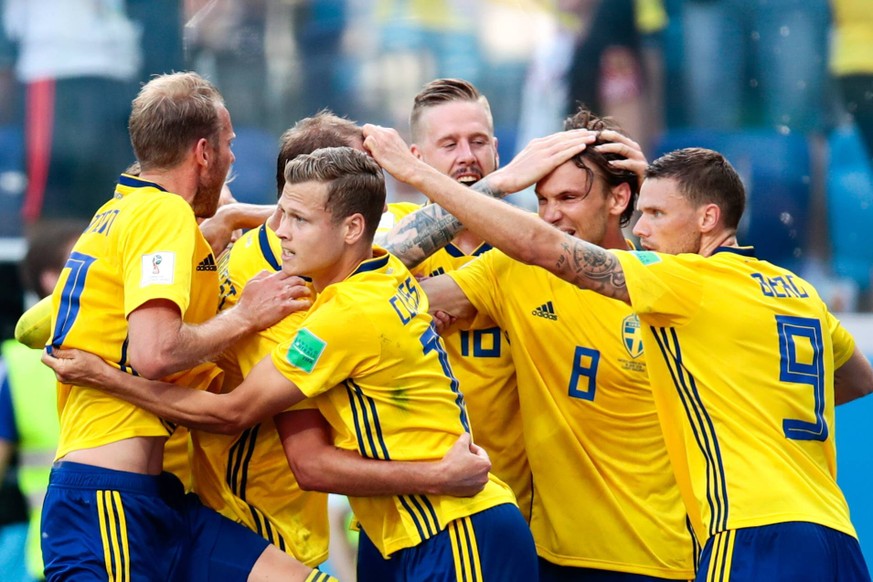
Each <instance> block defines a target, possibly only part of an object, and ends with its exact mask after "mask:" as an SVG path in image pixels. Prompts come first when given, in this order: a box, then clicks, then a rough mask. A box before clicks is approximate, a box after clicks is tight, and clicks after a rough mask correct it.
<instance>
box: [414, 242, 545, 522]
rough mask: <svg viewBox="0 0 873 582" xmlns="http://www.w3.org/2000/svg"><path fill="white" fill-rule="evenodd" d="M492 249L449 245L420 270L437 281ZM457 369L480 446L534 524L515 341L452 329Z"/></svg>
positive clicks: (450, 346) (492, 332)
mask: <svg viewBox="0 0 873 582" xmlns="http://www.w3.org/2000/svg"><path fill="white" fill-rule="evenodd" d="M489 250H491V246H490V245H489V244H488V243H482V244H481V245H479V247H477V248H476V249H475V250H474V251H473V252H472V253H470V254H467V253H465V252H464V251H463V250H461V249H460V248H458V247H457V246H455V245H454V244H451V243H449V244H448V245H447V246H446V247H445V248H442V249H440V250H439V251H437V252H436V253H434V254H433V255H431V256H430V257H429V258H428V259H426V260H425V261H423V262H422V263H421V264H420V265H419V266H418V267H416V268H415V269H413V273H414V274H415V275H417V276H426V277H436V276H438V275H442V274H444V273H451V272H453V271H455V270H457V269H460V268H461V267H462V266H464V265H465V264H467V263H469V262H470V261H472V260H473V259H475V258H476V257H479V256H482V255H486V254H487V252H488V251H489ZM443 342H444V343H445V346H446V352H448V354H449V361H450V362H451V363H452V370H453V371H454V372H455V376H456V377H457V378H458V380H460V382H461V391H462V392H463V393H464V400H465V401H466V402H467V411H468V412H469V414H470V423H471V425H472V427H473V436H474V438H475V441H476V444H478V445H480V446H481V447H483V448H484V449H485V450H486V451H488V456H489V457H490V458H491V465H492V466H491V471H492V472H493V473H494V474H495V475H496V476H497V477H498V478H499V479H500V480H501V481H503V482H504V483H506V484H507V485H509V486H510V488H511V489H512V491H513V493H515V497H516V499H517V500H518V507H519V509H521V512H522V515H524V518H525V520H527V521H530V511H531V487H532V485H531V471H530V466H529V465H528V461H527V456H526V454H525V448H524V437H523V435H522V422H521V409H520V407H519V403H518V391H517V390H516V377H515V367H514V366H513V363H512V354H511V353H510V349H509V342H508V340H507V337H506V335H505V334H504V332H503V330H501V329H500V327H498V326H495V325H494V324H491V325H489V326H487V327H486V326H482V327H481V328H479V329H463V330H462V329H452V330H449V331H448V332H446V333H444V334H443Z"/></svg>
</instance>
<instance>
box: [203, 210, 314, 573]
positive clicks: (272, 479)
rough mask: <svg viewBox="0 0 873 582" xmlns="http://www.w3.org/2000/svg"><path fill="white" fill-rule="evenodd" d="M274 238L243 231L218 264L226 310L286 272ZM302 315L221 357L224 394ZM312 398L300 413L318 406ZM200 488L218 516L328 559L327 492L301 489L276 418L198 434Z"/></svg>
mask: <svg viewBox="0 0 873 582" xmlns="http://www.w3.org/2000/svg"><path fill="white" fill-rule="evenodd" d="M281 256H282V255H281V247H280V246H279V238H278V237H277V236H276V233H275V232H273V231H272V230H270V229H269V228H267V226H266V225H262V226H261V227H259V228H257V229H253V230H250V231H248V232H247V233H245V234H244V235H243V236H242V237H240V239H239V240H237V241H236V242H235V243H234V245H233V247H232V248H231V249H230V251H229V252H228V253H226V254H225V255H224V256H223V257H222V258H221V260H220V261H219V276H220V279H221V290H222V294H221V305H222V308H224V309H227V308H229V307H231V306H232V305H234V304H236V302H237V301H238V299H239V294H240V293H242V291H243V289H244V288H245V285H246V282H247V281H248V280H249V279H251V278H252V277H254V276H255V275H257V274H258V273H259V272H261V271H263V270H267V271H277V270H279V269H281V263H280V261H281ZM304 315H305V314H303V313H294V314H292V315H290V316H289V317H287V318H285V319H283V320H282V321H280V322H279V323H277V324H276V325H274V326H272V327H270V328H268V329H265V330H263V331H261V332H258V333H255V334H251V335H249V336H247V337H245V338H243V339H242V340H240V341H238V342H237V343H236V344H235V345H234V346H233V348H231V349H230V350H228V351H227V352H225V353H224V354H223V355H222V358H221V360H220V364H221V366H222V368H224V369H225V370H226V373H227V380H226V381H225V385H224V388H225V390H232V389H233V388H234V387H236V386H237V385H238V384H239V381H240V380H241V379H242V378H244V377H245V376H247V375H248V373H249V372H250V371H251V369H252V368H253V367H254V365H255V364H257V363H258V362H259V361H260V360H262V359H263V358H264V357H266V356H268V355H269V354H270V352H271V351H272V350H273V348H274V347H275V346H276V345H277V344H279V343H280V342H282V341H285V340H288V339H289V338H291V337H293V335H294V333H295V332H296V331H297V327H298V325H299V323H300V322H301V321H302V319H303V316H304ZM314 407H315V404H314V403H313V402H310V401H304V402H302V403H300V404H299V405H298V406H297V407H295V408H297V409H304V408H314ZM191 434H192V443H193V472H194V490H195V491H196V492H197V494H198V495H199V496H200V498H201V499H202V500H203V502H204V503H205V504H206V505H208V506H209V507H212V508H213V509H215V510H216V511H218V512H219V513H221V514H223V515H225V516H226V517H229V518H231V519H233V520H234V521H237V522H239V523H242V524H243V525H245V526H246V527H248V528H249V529H251V530H252V531H255V532H257V533H258V534H260V535H261V536H263V537H264V538H265V539H267V540H269V541H270V542H271V543H272V544H273V545H275V546H277V547H278V548H279V549H281V550H283V551H285V552H287V553H289V554H291V555H292V556H294V557H295V558H297V559H298V560H300V561H301V562H303V563H304V564H306V565H307V566H313V567H314V566H317V565H318V564H320V563H322V562H324V561H325V560H326V559H327V554H328V541H329V536H330V532H329V525H328V519H327V494H325V493H319V492H317V491H303V490H302V489H300V486H299V485H298V484H297V481H296V480H295V479H294V473H292V472H291V469H290V467H289V466H288V461H287V459H286V458H285V450H284V449H283V448H282V442H281V440H280V439H279V434H278V432H277V431H276V427H275V425H274V423H273V421H272V419H270V420H265V421H263V422H261V423H260V424H257V425H255V426H253V427H251V428H249V429H246V430H245V431H243V432H242V433H241V434H237V435H224V434H213V433H208V432H203V431H199V430H192V431H191Z"/></svg>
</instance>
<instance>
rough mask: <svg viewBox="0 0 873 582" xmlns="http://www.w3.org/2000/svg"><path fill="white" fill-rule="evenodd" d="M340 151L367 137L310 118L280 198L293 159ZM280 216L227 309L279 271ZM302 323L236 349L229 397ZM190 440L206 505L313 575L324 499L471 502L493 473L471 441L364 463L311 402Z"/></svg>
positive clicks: (225, 280) (234, 260)
mask: <svg viewBox="0 0 873 582" xmlns="http://www.w3.org/2000/svg"><path fill="white" fill-rule="evenodd" d="M340 146H349V147H356V148H357V149H362V148H363V134H362V133H361V128H360V127H359V126H358V125H356V124H355V123H354V122H352V121H349V120H348V119H343V118H340V117H337V116H336V115H333V114H332V113H330V112H327V111H322V112H319V113H318V114H316V115H314V116H312V117H308V118H304V119H302V120H300V121H298V122H297V123H296V124H295V125H294V126H293V127H292V128H290V129H288V130H287V131H285V133H284V134H283V135H282V137H281V139H280V150H279V155H278V159H277V169H278V170H279V172H278V173H277V176H276V180H277V184H276V185H277V192H278V193H279V196H280V197H281V194H282V190H283V188H284V185H285V174H284V170H285V166H286V164H287V163H288V162H289V161H290V160H292V159H294V158H296V157H297V156H298V155H301V154H304V153H311V152H312V151H313V150H315V149H318V148H320V147H340ZM414 207H416V205H411V204H404V205H401V206H400V207H399V208H397V207H396V206H395V205H394V204H390V205H389V213H388V216H389V217H391V218H390V219H388V220H386V219H385V215H383V216H382V219H381V220H380V228H383V227H384V225H385V224H393V220H394V215H393V214H391V212H395V213H396V214H397V215H399V216H402V215H403V214H405V213H406V212H409V211H411V210H412V209H414ZM280 217H281V214H276V215H275V216H273V217H271V219H270V220H269V221H268V222H267V223H265V224H262V225H260V226H259V227H258V228H257V229H255V230H251V231H249V232H247V233H246V234H244V235H243V236H242V237H241V238H240V239H239V240H238V241H237V242H236V244H234V245H233V247H232V248H231V249H230V251H229V253H227V254H226V255H225V256H224V257H223V258H222V259H221V260H220V261H219V276H220V279H221V289H222V293H221V308H222V309H228V308H230V307H231V306H233V305H235V304H236V303H237V301H238V298H239V295H240V294H241V292H242V291H243V290H244V287H245V285H246V283H247V281H249V280H250V279H251V278H252V277H254V276H255V275H257V274H258V273H259V272H261V271H263V270H266V271H279V270H281V268H282V267H281V252H282V249H281V241H280V239H279V238H278V236H277V235H276V233H275V229H276V228H277V227H278V221H277V220H275V219H276V218H280ZM303 315H305V313H295V314H292V315H290V316H288V317H287V318H285V319H283V320H282V321H281V322H279V323H277V324H276V325H274V326H272V327H270V328H269V329H266V330H263V331H261V332H258V333H256V334H251V335H249V336H247V337H245V338H243V339H241V340H240V341H238V342H237V343H236V344H234V346H233V347H232V348H231V349H230V350H229V351H228V352H226V353H225V354H224V355H223V356H222V359H221V360H220V365H221V367H222V368H223V369H224V370H225V371H226V372H227V374H228V376H234V375H235V376H236V377H237V379H236V380H232V379H228V380H226V381H225V390H230V389H232V388H233V387H234V386H235V385H236V384H237V383H238V382H239V381H240V379H241V377H245V376H247V375H248V374H249V372H250V371H251V369H252V368H253V367H254V365H255V364H257V363H258V362H259V361H260V360H261V359H263V358H264V357H265V356H266V355H268V354H269V353H270V352H271V351H272V349H273V348H274V347H275V346H276V345H277V344H279V343H281V342H282V341H285V340H286V339H288V338H290V337H293V335H294V334H295V333H296V332H297V327H298V326H299V324H300V322H301V321H302V316H303ZM277 428H278V432H277V430H276V429H277ZM192 435H193V444H194V446H193V451H194V454H193V465H194V472H195V475H196V485H197V487H196V492H197V493H198V494H199V495H200V497H201V499H202V500H203V502H204V503H205V504H206V505H208V506H210V507H213V508H215V509H217V510H218V511H220V512H221V513H222V514H224V515H227V516H228V517H230V518H232V519H234V520H235V521H238V522H240V523H243V524H244V525H246V526H247V527H249V528H250V529H252V530H254V531H257V532H258V533H260V534H261V535H262V536H264V537H265V538H266V539H268V540H269V541H270V542H272V543H273V544H274V545H276V546H278V547H279V548H281V549H283V550H285V551H286V552H288V553H290V554H292V555H293V556H295V557H296V558H297V559H299V560H300V561H302V562H304V563H305V564H307V565H310V566H315V565H317V564H320V563H321V562H323V561H324V560H325V559H326V557H327V552H328V517H327V499H326V495H325V493H323V492H339V493H343V494H354V495H375V494H379V495H391V494H413V495H414V494H422V493H425V492H435V493H440V494H455V495H472V494H474V493H476V492H478V491H479V490H480V489H481V488H482V487H483V486H484V484H485V482H486V480H487V472H488V469H489V467H490V463H488V461H487V459H486V458H483V457H481V456H479V455H476V454H474V453H473V452H470V450H469V449H470V446H469V443H468V442H467V439H468V438H469V437H466V438H464V439H463V441H461V442H459V443H458V450H457V451H455V450H454V449H452V450H451V452H452V453H453V454H449V455H448V456H446V457H445V458H443V459H441V460H440V461H436V462H433V463H414V464H412V463H384V462H379V461H375V460H368V459H364V458H363V457H361V456H360V455H359V454H358V453H356V452H354V451H347V450H342V449H338V448H337V447H335V446H333V442H332V439H331V437H330V425H329V424H328V423H327V421H326V420H325V419H324V417H323V416H322V415H321V413H320V412H319V410H318V407H317V406H316V403H315V402H314V401H313V400H305V401H303V402H301V403H300V404H298V405H297V406H295V407H294V408H293V409H291V410H288V411H285V412H282V413H281V414H278V415H277V416H276V417H275V418H273V419H266V420H264V421H263V422H261V423H259V424H257V425H255V426H253V427H250V428H247V429H246V430H244V431H243V432H242V433H241V434H231V435H225V434H215V433H209V432H204V431H197V430H195V431H192ZM465 443H466V449H467V450H466V452H465V451H464V445H465ZM283 447H284V448H283ZM474 450H475V449H474ZM455 453H460V454H455ZM464 453H465V454H464ZM286 456H287V459H286ZM289 464H290V465H291V467H292V469H293V473H292V472H291V471H289V470H288V468H289ZM298 481H299V482H298ZM343 535H344V534H343Z"/></svg>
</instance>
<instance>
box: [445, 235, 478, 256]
mask: <svg viewBox="0 0 873 582" xmlns="http://www.w3.org/2000/svg"><path fill="white" fill-rule="evenodd" d="M482 242H483V241H482V239H481V238H479V237H478V236H476V235H475V234H474V233H472V232H470V231H469V230H462V231H461V232H460V233H458V236H456V237H455V238H453V239H452V244H453V245H455V246H456V247H458V248H459V249H461V250H462V251H464V252H465V253H466V254H468V255H469V254H470V253H472V252H473V251H475V250H476V249H477V248H479V245H481V244H482Z"/></svg>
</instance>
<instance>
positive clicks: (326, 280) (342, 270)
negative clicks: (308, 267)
mask: <svg viewBox="0 0 873 582" xmlns="http://www.w3.org/2000/svg"><path fill="white" fill-rule="evenodd" d="M372 258H373V247H372V246H370V247H367V248H361V249H360V250H356V251H352V250H351V249H350V250H349V251H348V252H346V253H345V254H344V255H343V256H342V257H340V260H338V261H337V262H336V263H334V264H333V265H332V266H331V267H330V268H329V269H328V270H326V271H325V272H323V273H320V274H318V275H313V276H312V287H313V288H314V289H315V291H316V293H321V292H322V291H324V289H325V288H326V287H327V286H329V285H333V284H334V283H339V282H340V281H344V280H345V279H347V278H348V276H349V275H351V274H352V273H354V272H355V269H357V268H358V266H359V265H360V264H361V263H363V262H364V261H366V260H368V259H372Z"/></svg>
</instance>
